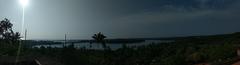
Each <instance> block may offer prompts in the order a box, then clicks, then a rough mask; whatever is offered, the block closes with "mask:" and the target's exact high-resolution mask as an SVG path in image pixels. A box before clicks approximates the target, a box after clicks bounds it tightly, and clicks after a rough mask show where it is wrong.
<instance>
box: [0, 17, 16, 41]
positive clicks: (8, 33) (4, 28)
mask: <svg viewBox="0 0 240 65" xmlns="http://www.w3.org/2000/svg"><path fill="white" fill-rule="evenodd" d="M12 26H13V24H12V23H11V22H10V21H9V20H8V19H6V18H5V19H4V20H2V21H1V22H0V42H2V43H8V44H17V43H18V42H19V40H20V34H19V33H18V32H16V33H15V32H13V30H12Z"/></svg>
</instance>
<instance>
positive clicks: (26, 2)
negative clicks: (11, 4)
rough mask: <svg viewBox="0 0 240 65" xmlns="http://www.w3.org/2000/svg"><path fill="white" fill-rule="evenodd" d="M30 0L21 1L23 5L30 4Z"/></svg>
mask: <svg viewBox="0 0 240 65" xmlns="http://www.w3.org/2000/svg"><path fill="white" fill-rule="evenodd" d="M28 2H29V0H20V3H21V5H22V6H23V7H25V6H27V5H28Z"/></svg>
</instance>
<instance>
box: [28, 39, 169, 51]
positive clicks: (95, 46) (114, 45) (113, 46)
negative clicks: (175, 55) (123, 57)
mask: <svg viewBox="0 0 240 65" xmlns="http://www.w3.org/2000/svg"><path fill="white" fill-rule="evenodd" d="M163 42H171V41H169V40H168V41H165V40H145V42H138V43H128V44H126V46H128V47H137V46H143V45H149V44H152V43H163ZM66 45H67V46H68V45H70V44H66ZM73 45H74V47H75V48H86V49H95V50H103V47H102V45H101V43H92V44H90V43H74V44H73ZM106 45H107V46H108V47H110V48H111V49H112V50H116V49H119V48H122V47H123V44H121V43H111V44H108V43H106ZM42 46H43V47H52V48H63V45H62V44H51V45H35V46H33V47H37V48H40V47H42Z"/></svg>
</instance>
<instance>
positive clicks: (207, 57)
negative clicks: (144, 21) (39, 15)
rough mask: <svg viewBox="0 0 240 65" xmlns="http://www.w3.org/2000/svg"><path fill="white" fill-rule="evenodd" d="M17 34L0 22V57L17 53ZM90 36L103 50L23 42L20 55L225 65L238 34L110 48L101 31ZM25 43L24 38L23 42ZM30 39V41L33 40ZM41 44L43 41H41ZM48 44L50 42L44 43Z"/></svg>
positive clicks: (139, 64)
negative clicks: (34, 45)
mask: <svg viewBox="0 0 240 65" xmlns="http://www.w3.org/2000/svg"><path fill="white" fill-rule="evenodd" d="M19 36H20V35H19V33H14V32H13V31H12V24H11V23H9V20H7V19H5V20H3V21H1V23H0V42H1V46H0V56H1V57H2V56H5V57H6V56H16V52H17V47H18V43H19V42H20V41H19V39H20V37H19ZM93 38H94V39H95V40H96V41H97V42H99V43H101V44H103V46H105V49H104V50H90V49H85V48H81V49H76V48H74V46H73V45H70V46H68V47H64V48H50V47H49V48H44V47H41V48H31V47H28V45H29V44H25V45H24V47H23V50H22V52H21V56H29V57H32V58H39V57H48V58H54V59H56V61H58V62H59V63H62V64H64V65H193V64H198V63H209V64H212V65H228V64H231V63H233V62H235V61H236V59H237V52H236V51H237V49H238V47H239V43H240V33H234V34H225V35H213V36H191V37H178V38H173V39H174V42H167V43H153V44H150V45H147V46H140V47H127V46H126V45H123V47H122V48H121V49H118V50H111V49H108V48H106V45H105V43H106V42H105V41H104V38H106V37H105V36H104V35H103V34H100V33H98V34H95V35H94V36H93ZM22 42H24V41H22ZM32 42H33V41H32ZM41 43H45V42H44V41H41ZM47 44H49V43H47Z"/></svg>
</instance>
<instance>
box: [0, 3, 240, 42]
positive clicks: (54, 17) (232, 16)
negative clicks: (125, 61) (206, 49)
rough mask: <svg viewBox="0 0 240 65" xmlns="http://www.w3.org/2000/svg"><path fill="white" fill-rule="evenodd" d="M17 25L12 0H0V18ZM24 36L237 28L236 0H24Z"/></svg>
mask: <svg viewBox="0 0 240 65" xmlns="http://www.w3.org/2000/svg"><path fill="white" fill-rule="evenodd" d="M4 18H8V19H10V21H11V22H12V23H13V24H14V26H13V28H14V31H16V32H20V31H21V23H22V22H21V21H22V7H21V5H20V3H19V1H18V0H0V19H2V20H3V19H4ZM24 28H25V29H27V30H28V33H27V39H33V40H37V39H53V40H57V39H64V34H67V37H68V39H91V36H92V35H93V34H94V33H97V32H102V33H103V34H105V35H106V36H107V37H108V38H153V37H175V36H192V35H194V36H195V35H212V34H225V33H233V32H240V1H239V0H30V1H29V5H28V6H27V7H25V26H24Z"/></svg>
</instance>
